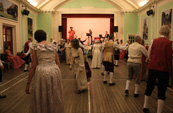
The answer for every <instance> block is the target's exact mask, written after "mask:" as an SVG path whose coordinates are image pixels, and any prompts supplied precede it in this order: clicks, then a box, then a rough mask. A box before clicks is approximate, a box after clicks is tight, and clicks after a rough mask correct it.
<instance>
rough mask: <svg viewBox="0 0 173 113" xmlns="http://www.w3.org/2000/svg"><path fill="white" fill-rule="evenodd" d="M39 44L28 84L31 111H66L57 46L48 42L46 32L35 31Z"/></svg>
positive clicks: (34, 55)
mask: <svg viewBox="0 0 173 113" xmlns="http://www.w3.org/2000/svg"><path fill="white" fill-rule="evenodd" d="M34 35H35V39H36V40H37V42H38V43H37V44H35V45H34V46H33V50H32V63H31V69H30V72H29V77H28V81H27V85H26V89H25V91H26V94H30V84H31V81H32V78H33V83H32V87H33V88H32V91H31V97H32V98H31V104H30V113H64V105H63V93H62V81H61V71H60V69H59V67H60V63H59V58H58V53H57V48H56V46H54V45H52V44H49V43H48V42H46V32H44V31H43V30H37V31H36V32H35V34H34Z"/></svg>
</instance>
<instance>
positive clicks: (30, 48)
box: [25, 42, 32, 56]
mask: <svg viewBox="0 0 173 113" xmlns="http://www.w3.org/2000/svg"><path fill="white" fill-rule="evenodd" d="M28 46H29V50H28V52H27V53H25V55H26V56H28V54H30V53H31V50H32V42H30V43H29V44H28Z"/></svg>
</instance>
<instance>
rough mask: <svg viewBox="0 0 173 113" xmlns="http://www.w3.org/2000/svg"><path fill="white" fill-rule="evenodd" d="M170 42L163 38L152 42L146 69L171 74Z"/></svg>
mask: <svg viewBox="0 0 173 113" xmlns="http://www.w3.org/2000/svg"><path fill="white" fill-rule="evenodd" d="M171 65H172V42H171V41H170V40H168V39H167V38H164V37H159V38H156V39H154V40H153V44H152V47H151V52H150V61H149V63H148V68H149V69H153V70H158V71H166V72H169V73H171V68H172V67H171Z"/></svg>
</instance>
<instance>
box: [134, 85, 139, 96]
mask: <svg viewBox="0 0 173 113" xmlns="http://www.w3.org/2000/svg"><path fill="white" fill-rule="evenodd" d="M138 89H139V84H135V94H138Z"/></svg>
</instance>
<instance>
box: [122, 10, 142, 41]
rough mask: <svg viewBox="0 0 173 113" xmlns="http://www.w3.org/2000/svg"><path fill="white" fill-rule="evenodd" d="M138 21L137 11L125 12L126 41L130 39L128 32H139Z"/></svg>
mask: <svg viewBox="0 0 173 113" xmlns="http://www.w3.org/2000/svg"><path fill="white" fill-rule="evenodd" d="M138 21H139V19H138V15H137V13H124V43H126V41H127V39H128V34H137V33H138V24H139V22H138Z"/></svg>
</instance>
